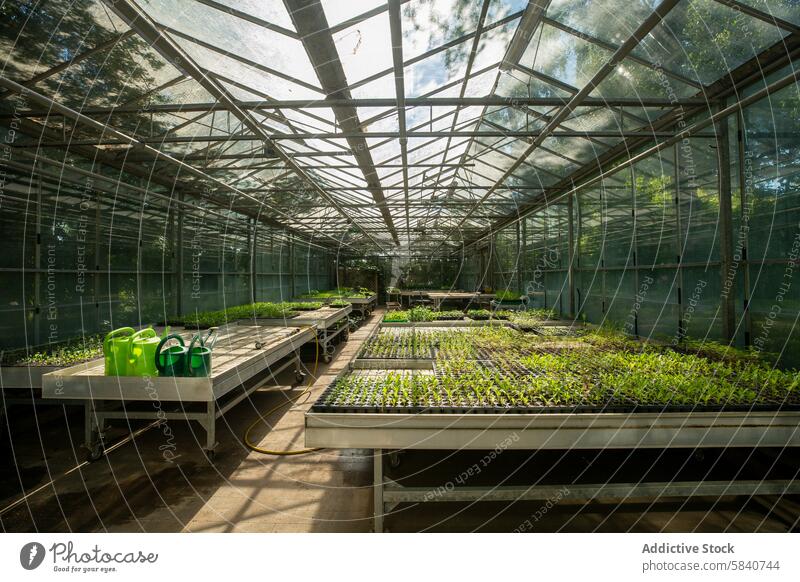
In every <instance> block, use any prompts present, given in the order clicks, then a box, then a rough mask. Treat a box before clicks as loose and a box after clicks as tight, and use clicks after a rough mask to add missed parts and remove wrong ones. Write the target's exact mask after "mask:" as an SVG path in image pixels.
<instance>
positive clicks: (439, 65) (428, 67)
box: [405, 41, 470, 97]
mask: <svg viewBox="0 0 800 582" xmlns="http://www.w3.org/2000/svg"><path fill="white" fill-rule="evenodd" d="M469 45H470V41H465V42H462V43H460V44H458V45H456V46H455V47H453V48H450V49H448V50H446V51H442V52H439V53H436V54H435V55H432V56H430V57H427V58H425V59H423V60H421V61H419V62H417V63H414V64H413V65H411V66H409V67H406V68H405V82H406V97H419V96H420V95H424V94H426V93H428V92H430V91H433V90H434V89H436V88H437V87H441V86H442V85H445V84H446V83H449V82H450V81H452V80H454V79H463V78H464V77H465V76H466V74H467V56H468V55H469ZM465 51H466V52H465ZM458 91H459V89H457V90H456V95H458Z"/></svg>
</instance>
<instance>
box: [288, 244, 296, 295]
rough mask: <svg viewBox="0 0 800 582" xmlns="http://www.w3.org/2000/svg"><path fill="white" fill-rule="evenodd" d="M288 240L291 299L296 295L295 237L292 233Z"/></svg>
mask: <svg viewBox="0 0 800 582" xmlns="http://www.w3.org/2000/svg"><path fill="white" fill-rule="evenodd" d="M287 240H288V241H289V242H288V244H289V295H290V297H289V299H291V298H293V297H294V296H295V294H296V293H295V288H294V239H293V238H292V235H288V237H287Z"/></svg>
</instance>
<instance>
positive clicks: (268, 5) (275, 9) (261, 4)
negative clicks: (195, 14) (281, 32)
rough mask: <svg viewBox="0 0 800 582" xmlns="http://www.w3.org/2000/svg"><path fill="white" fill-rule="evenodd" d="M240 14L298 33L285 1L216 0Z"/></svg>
mask: <svg viewBox="0 0 800 582" xmlns="http://www.w3.org/2000/svg"><path fill="white" fill-rule="evenodd" d="M216 1H217V2H219V3H220V4H224V5H225V6H228V7H230V8H233V9H235V10H239V11H240V12H245V13H247V14H252V15H253V16H255V17H256V18H260V19H261V20H266V21H267V22H271V23H272V24H277V25H278V26H280V27H282V28H285V29H287V30H291V31H292V32H296V29H295V27H294V24H293V23H292V19H291V17H290V16H289V12H287V10H286V6H285V5H284V4H283V0H216Z"/></svg>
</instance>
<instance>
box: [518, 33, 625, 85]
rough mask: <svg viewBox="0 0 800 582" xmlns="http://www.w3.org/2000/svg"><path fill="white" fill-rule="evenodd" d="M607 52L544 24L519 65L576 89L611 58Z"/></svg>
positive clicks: (532, 39)
mask: <svg viewBox="0 0 800 582" xmlns="http://www.w3.org/2000/svg"><path fill="white" fill-rule="evenodd" d="M611 54H612V53H611V51H607V50H605V49H604V48H601V47H599V46H597V45H595V44H592V43H589V42H587V41H585V40H583V39H581V38H578V37H577V36H574V35H572V34H569V33H568V32H564V31H563V30H559V29H557V28H555V27H553V26H550V25H548V24H542V25H540V27H539V33H538V34H534V35H533V37H532V38H531V42H530V43H529V44H528V48H527V49H526V50H525V53H524V54H523V55H522V58H521V59H520V64H521V65H523V66H525V67H527V68H529V69H532V70H534V71H538V72H540V73H543V74H545V75H547V76H548V77H552V78H553V79H556V80H557V81H560V82H561V83H565V84H567V85H569V86H571V87H574V88H576V89H579V88H581V87H583V86H584V85H585V84H586V83H587V81H589V80H590V79H591V78H592V76H593V75H594V74H595V73H596V72H597V71H598V70H599V69H600V67H601V66H602V65H603V64H604V63H605V62H607V61H608V59H609V57H611Z"/></svg>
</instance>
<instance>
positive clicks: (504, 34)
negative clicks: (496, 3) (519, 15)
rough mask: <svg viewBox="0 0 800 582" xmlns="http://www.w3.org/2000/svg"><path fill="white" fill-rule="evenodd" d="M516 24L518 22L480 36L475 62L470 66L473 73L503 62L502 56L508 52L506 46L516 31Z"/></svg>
mask: <svg viewBox="0 0 800 582" xmlns="http://www.w3.org/2000/svg"><path fill="white" fill-rule="evenodd" d="M517 24H518V21H516V20H514V21H511V22H509V23H507V24H504V25H503V26H498V27H497V28H493V29H491V30H488V31H485V32H483V33H482V34H481V40H480V42H479V43H478V52H477V53H475V61H474V63H473V65H472V70H473V71H476V70H480V69H483V68H485V67H488V66H489V65H493V64H495V63H499V62H500V61H502V60H503V56H504V55H505V54H506V51H507V50H508V44H509V43H510V42H511V38H512V37H513V36H514V31H515V30H516V29H517ZM470 48H471V47H470Z"/></svg>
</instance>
